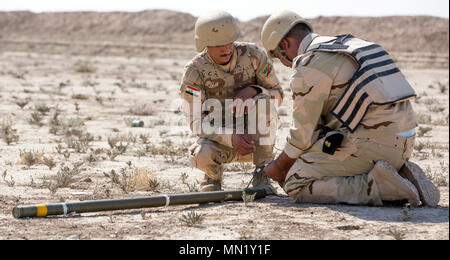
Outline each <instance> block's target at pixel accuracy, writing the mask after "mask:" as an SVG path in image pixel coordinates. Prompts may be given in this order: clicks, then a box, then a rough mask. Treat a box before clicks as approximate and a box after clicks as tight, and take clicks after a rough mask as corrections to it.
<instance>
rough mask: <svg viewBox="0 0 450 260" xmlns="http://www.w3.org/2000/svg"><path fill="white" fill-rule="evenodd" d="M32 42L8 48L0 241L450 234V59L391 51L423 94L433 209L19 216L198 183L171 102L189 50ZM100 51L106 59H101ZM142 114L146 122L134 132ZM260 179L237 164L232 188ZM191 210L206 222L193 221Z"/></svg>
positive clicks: (0, 118)
mask: <svg viewBox="0 0 450 260" xmlns="http://www.w3.org/2000/svg"><path fill="white" fill-rule="evenodd" d="M8 44H11V43H3V46H6V45H8ZM24 45H26V43H24ZM0 46H1V45H0ZM29 47H30V48H28V49H27V48H22V49H27V51H23V50H22V51H18V50H17V51H16V50H11V48H9V49H8V50H4V51H2V52H0V100H1V102H0V126H1V128H2V129H3V130H4V129H9V131H6V130H5V131H3V130H2V133H3V134H2V136H1V138H0V174H1V175H2V176H1V177H0V239H7V240H11V239H33V240H34V239H155V240H159V239H169V240H172V239H188V240H209V239H220V240H221V239H233V240H234V239H268V240H272V239H349V240H353V239H382V240H391V239H413V240H415V239H433V240H448V239H449V208H448V207H449V188H448V169H449V163H448V161H449V152H448V151H449V95H448V93H449V72H448V55H446V56H445V55H444V56H442V57H441V56H439V57H437V58H436V57H435V56H433V57H431V58H430V56H429V55H427V54H415V55H414V56H413V57H412V56H411V55H405V54H401V53H400V54H394V56H395V55H396V58H397V62H398V64H399V65H400V67H401V68H402V70H403V72H404V74H405V75H406V77H407V78H408V79H409V81H410V82H411V83H412V84H413V86H414V88H415V89H416V91H417V93H418V94H419V98H418V99H417V100H416V102H414V107H415V109H416V112H417V114H418V117H419V121H420V127H421V129H422V130H421V133H420V135H421V136H420V137H418V139H417V145H416V149H415V151H414V157H413V159H412V160H413V161H414V162H416V163H418V164H419V165H420V166H421V167H422V168H423V169H424V170H425V171H426V173H427V174H428V175H429V176H430V178H432V179H433V181H434V182H435V183H436V184H438V185H439V187H440V191H441V200H440V202H439V206H438V207H436V208H427V207H419V208H411V209H409V208H404V207H402V206H387V207H362V206H348V205H313V204H296V203H294V202H293V201H292V200H291V199H290V198H288V197H286V196H285V195H284V193H283V192H282V190H281V188H279V187H278V191H279V193H280V194H281V195H282V196H280V197H277V196H268V197H266V198H264V199H260V200H255V201H253V202H251V203H248V204H244V203H242V202H224V203H217V204H203V205H186V206H173V207H161V208H151V209H145V210H128V211H118V212H100V213H84V214H75V215H71V216H58V217H47V218H39V219H15V218H13V216H12V213H11V212H12V209H13V207H14V206H17V205H28V204H37V203H56V202H70V201H79V200H90V199H104V198H124V197H136V196H151V195H161V194H174V193H187V192H195V191H198V189H199V183H200V182H201V180H202V178H203V174H202V173H201V172H200V171H199V170H196V169H193V168H192V167H190V165H189V162H188V159H187V156H186V151H187V148H188V147H189V145H190V144H192V143H193V142H194V140H195V138H194V136H193V135H192V134H191V133H190V132H189V129H188V128H187V126H186V125H185V123H184V118H183V116H182V115H181V113H180V111H179V109H178V108H177V106H176V102H174V100H175V99H176V98H177V95H178V88H179V85H178V83H179V81H180V78H181V75H182V72H183V66H184V64H186V63H187V62H188V61H189V60H190V58H191V57H192V56H193V55H194V54H195V52H194V50H193V48H192V46H185V47H183V46H181V47H180V46H173V48H171V46H161V45H158V46H151V47H148V48H147V49H145V48H144V49H142V48H141V47H136V46H115V47H114V46H109V47H104V48H103V49H102V48H99V47H98V46H94V47H92V46H91V47H92V48H91V51H87V52H86V49H87V48H89V46H87V45H81V46H80V45H74V46H72V47H70V46H69V47H67V46H66V47H67V48H69V49H68V50H69V51H67V49H66V50H64V49H61V50H59V49H58V48H63V47H61V45H52V44H49V43H46V44H43V45H39V44H37V45H36V44H33V45H32V46H29ZM50 49H52V50H53V51H48V50H50ZM99 49H100V51H99ZM105 49H108V55H94V54H95V52H97V53H102V54H104V53H105V51H104V50H105ZM0 50H2V49H0ZM70 50H72V51H70ZM139 51H142V53H144V54H142V55H132V54H135V53H136V52H139ZM80 53H81V54H80ZM86 53H88V54H86ZM434 61H436V62H437V61H438V62H439V64H438V65H436V66H433V64H434V63H433V62H434ZM445 62H446V64H444V65H445V66H444V68H443V65H442V63H445ZM276 69H277V72H278V75H279V79H280V81H281V82H282V86H283V88H284V89H285V93H286V99H285V101H284V103H283V105H282V107H281V108H280V110H279V114H280V122H281V123H280V128H279V132H278V136H277V143H276V147H277V148H278V149H282V148H283V147H284V142H285V137H286V135H287V133H288V129H289V125H290V122H291V120H290V111H291V108H290V107H291V103H292V100H291V98H290V96H291V95H290V92H289V89H288V79H289V70H288V69H285V68H282V67H281V66H280V64H276ZM21 106H23V108H21ZM56 111H58V114H57V116H56V117H55V112H56ZM32 114H34V115H35V118H34V119H32ZM39 118H40V119H39ZM52 119H53V120H52ZM134 119H140V120H143V121H144V123H145V125H144V127H143V128H133V127H131V125H130V121H132V120H134ZM8 126H9V127H8ZM6 132H7V134H5V133H6ZM88 133H89V134H88ZM79 136H81V138H80V137H79ZM113 139H116V141H117V142H116V145H115V146H114V143H113ZM108 141H109V142H108ZM7 142H8V143H9V145H8V144H7ZM109 143H110V144H109ZM121 146H122V148H123V147H125V146H126V150H125V151H122V153H119V152H117V151H118V147H119V148H120V147H121ZM112 147H116V148H115V150H114V149H112ZM114 151H116V152H117V154H114ZM27 155H29V156H27ZM31 155H34V156H35V157H36V158H35V160H34V161H33V158H32V156H31ZM44 158H45V159H46V162H47V165H46V164H44ZM52 161H53V163H54V166H52V165H51V162H52ZM50 168H51V169H50ZM111 171H114V172H115V173H116V175H115V177H116V178H114V174H113V173H111ZM251 171H252V168H251V166H250V165H248V164H233V165H230V166H228V167H227V171H226V172H225V177H224V188H225V189H226V190H228V189H229V190H231V189H238V188H242V187H245V186H246V185H247V183H248V182H249V180H250V178H251V174H250V173H251ZM189 214H196V215H197V216H201V217H203V219H202V221H200V222H198V223H194V225H189V223H186V222H185V221H183V218H186V217H188V216H189Z"/></svg>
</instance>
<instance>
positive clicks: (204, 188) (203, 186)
mask: <svg viewBox="0 0 450 260" xmlns="http://www.w3.org/2000/svg"><path fill="white" fill-rule="evenodd" d="M221 190H222V179H219V180H215V179H212V178H211V177H209V176H208V175H206V174H205V178H204V180H203V182H202V183H200V191H201V192H211V191H221Z"/></svg>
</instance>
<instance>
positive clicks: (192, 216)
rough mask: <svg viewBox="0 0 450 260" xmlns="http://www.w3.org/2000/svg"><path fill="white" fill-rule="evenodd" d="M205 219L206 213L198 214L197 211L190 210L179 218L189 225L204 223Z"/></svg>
mask: <svg viewBox="0 0 450 260" xmlns="http://www.w3.org/2000/svg"><path fill="white" fill-rule="evenodd" d="M204 219H205V215H204V214H198V213H196V212H195V211H190V212H188V213H186V214H183V215H182V216H181V217H180V218H179V220H180V222H182V223H183V224H185V225H187V226H189V227H192V226H195V225H199V224H201V223H203V221H204Z"/></svg>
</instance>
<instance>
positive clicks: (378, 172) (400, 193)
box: [369, 161, 420, 207]
mask: <svg viewBox="0 0 450 260" xmlns="http://www.w3.org/2000/svg"><path fill="white" fill-rule="evenodd" d="M369 174H373V178H374V180H375V183H376V185H377V188H378V192H379V194H380V198H381V200H384V201H399V200H408V202H409V203H410V204H411V206H412V207H417V206H419V202H420V198H419V192H418V191H417V189H416V187H415V186H414V185H413V184H412V183H411V182H410V181H408V180H407V179H405V178H403V177H401V176H400V175H399V174H398V173H397V171H396V170H395V169H394V168H393V167H392V166H391V165H390V164H389V163H387V162H385V161H378V162H377V163H376V164H375V166H374V167H373V169H372V171H371V172H370V173H369Z"/></svg>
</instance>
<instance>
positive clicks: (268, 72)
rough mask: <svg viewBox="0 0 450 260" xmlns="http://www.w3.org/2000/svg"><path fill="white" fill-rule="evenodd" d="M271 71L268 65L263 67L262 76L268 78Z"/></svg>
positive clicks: (271, 67)
mask: <svg viewBox="0 0 450 260" xmlns="http://www.w3.org/2000/svg"><path fill="white" fill-rule="evenodd" d="M272 69H273V65H272V64H270V63H267V64H266V66H265V67H264V72H263V73H264V75H266V77H268V76H269V75H270V72H272Z"/></svg>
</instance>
